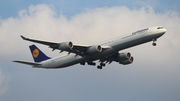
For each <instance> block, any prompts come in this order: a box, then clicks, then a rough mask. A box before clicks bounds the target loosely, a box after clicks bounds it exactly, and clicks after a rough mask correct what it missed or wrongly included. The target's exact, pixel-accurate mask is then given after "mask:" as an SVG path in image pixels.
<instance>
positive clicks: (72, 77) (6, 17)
mask: <svg viewBox="0 0 180 101" xmlns="http://www.w3.org/2000/svg"><path fill="white" fill-rule="evenodd" d="M179 4H180V1H179V0H173V1H172V0H151V1H149V0H133V1H132V0H113V1H108V0H98V1H97V0H96V1H95V0H86V1H81V0H74V1H70V0H34V1H33V0H31V1H23V0H14V1H12V0H6V1H2V0H1V1H0V47H1V50H0V101H11V100H18V101H24V100H26V101H39V100H43V101H49V100H52V101H59V100H62V101H72V100H73V101H81V100H84V101H94V100H95V101H110V100H113V101H119V100H122V101H132V100H133V101H179V100H180V68H179V67H180V65H179V54H180V42H179V40H180V28H179V24H180V7H179ZM159 25H160V26H163V27H164V28H166V29H167V32H166V33H165V34H164V35H163V36H162V37H161V38H159V39H158V40H157V46H156V47H153V46H152V42H149V43H145V44H142V45H139V46H136V47H132V48H129V49H126V50H122V51H121V52H130V53H131V54H132V56H133V57H134V59H135V61H134V62H133V63H132V64H130V65H127V66H124V65H121V64H118V63H115V62H113V63H112V64H110V65H107V66H106V67H105V68H103V69H102V70H99V69H97V68H96V67H93V66H88V65H87V66H81V65H79V64H77V65H74V66H70V67H68V68H64V69H38V68H31V67H30V66H26V65H22V64H17V63H13V62H12V61H13V60H27V61H33V59H32V56H31V54H30V51H29V48H28V46H29V45H32V44H34V43H32V42H27V41H24V40H22V39H21V38H20V35H24V36H26V37H30V38H35V39H42V40H48V41H54V42H66V41H72V42H73V43H74V44H85V45H94V44H97V43H98V42H102V41H104V40H108V39H111V38H115V37H118V36H123V35H128V34H130V33H132V32H135V31H137V30H140V29H144V28H148V27H153V26H159ZM36 45H37V46H38V47H39V48H40V49H41V50H43V52H44V53H46V54H47V55H48V56H50V57H55V56H59V55H65V54H67V53H62V54H59V51H54V52H52V50H51V49H50V48H48V47H47V46H43V45H40V44H36Z"/></svg>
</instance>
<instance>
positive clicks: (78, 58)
mask: <svg viewBox="0 0 180 101" xmlns="http://www.w3.org/2000/svg"><path fill="white" fill-rule="evenodd" d="M165 32H166V29H165V28H163V27H162V26H157V27H151V28H146V29H142V30H139V31H136V32H133V33H131V34H129V35H127V36H125V37H117V38H114V39H112V40H109V41H107V42H104V43H100V44H98V45H92V46H89V45H79V44H73V43H72V42H62V43H55V42H48V41H41V40H35V39H30V38H26V37H24V36H21V37H22V39H24V40H27V41H31V42H35V43H39V44H43V45H47V46H49V47H50V48H52V50H55V49H57V50H60V51H61V52H63V51H66V52H68V54H67V55H66V56H59V57H55V58H50V57H48V56H46V55H45V54H44V53H43V52H42V51H41V50H40V49H38V48H37V47H36V46H35V45H31V46H29V47H30V50H31V53H32V56H33V58H34V61H35V62H27V61H14V62H17V63H22V64H27V65H31V66H32V67H35V68H46V69H56V68H64V67H68V66H72V65H75V64H78V63H80V64H81V65H85V64H88V65H92V66H95V65H96V63H95V62H94V61H96V60H99V64H98V65H97V68H98V69H102V67H104V66H105V65H106V64H107V63H108V64H110V63H111V62H113V61H114V62H118V63H119V64H123V65H128V64H131V63H132V62H133V60H134V58H133V57H132V56H131V54H130V53H129V52H126V53H121V52H120V51H121V50H123V49H127V48H130V47H133V46H137V45H140V44H143V43H146V42H150V41H152V42H153V43H152V45H153V46H156V43H155V42H156V40H157V39H158V38H159V37H161V36H162V35H163V34H164V33H165Z"/></svg>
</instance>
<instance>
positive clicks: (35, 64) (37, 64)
mask: <svg viewBox="0 0 180 101" xmlns="http://www.w3.org/2000/svg"><path fill="white" fill-rule="evenodd" d="M13 62H17V63H22V64H26V65H31V66H35V67H39V66H41V64H40V63H35V62H27V61H13Z"/></svg>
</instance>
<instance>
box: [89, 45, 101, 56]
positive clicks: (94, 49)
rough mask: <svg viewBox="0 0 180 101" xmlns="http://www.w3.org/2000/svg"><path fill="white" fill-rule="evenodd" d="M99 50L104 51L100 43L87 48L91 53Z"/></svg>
mask: <svg viewBox="0 0 180 101" xmlns="http://www.w3.org/2000/svg"><path fill="white" fill-rule="evenodd" d="M99 52H102V48H101V46H100V45H96V46H90V47H89V49H88V50H87V53H89V54H94V53H99Z"/></svg>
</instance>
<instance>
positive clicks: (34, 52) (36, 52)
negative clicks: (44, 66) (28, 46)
mask: <svg viewBox="0 0 180 101" xmlns="http://www.w3.org/2000/svg"><path fill="white" fill-rule="evenodd" d="M32 55H33V57H34V58H37V57H38V56H39V50H38V49H37V48H36V49H34V50H33V53H32Z"/></svg>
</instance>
